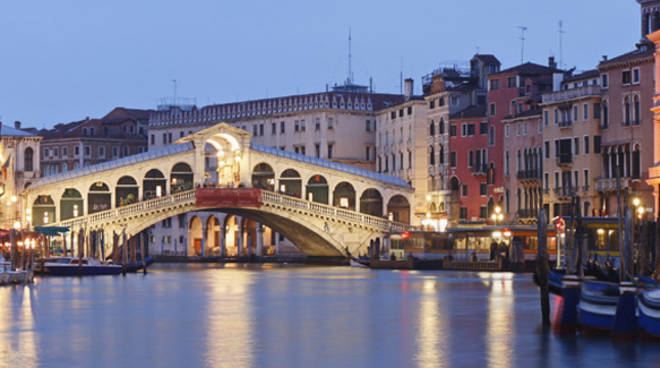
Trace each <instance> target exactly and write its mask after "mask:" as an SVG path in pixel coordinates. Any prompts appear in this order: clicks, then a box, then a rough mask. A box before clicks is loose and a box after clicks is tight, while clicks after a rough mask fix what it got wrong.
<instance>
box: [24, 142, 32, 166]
mask: <svg viewBox="0 0 660 368" xmlns="http://www.w3.org/2000/svg"><path fill="white" fill-rule="evenodd" d="M33 156H34V151H33V150H32V148H31V147H28V148H26V149H25V155H24V157H23V159H24V160H25V162H24V164H23V171H33V169H34V165H33V164H32V162H33V159H32V158H33Z"/></svg>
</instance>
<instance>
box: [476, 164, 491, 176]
mask: <svg viewBox="0 0 660 368" xmlns="http://www.w3.org/2000/svg"><path fill="white" fill-rule="evenodd" d="M472 175H484V176H485V175H488V165H486V164H481V165H474V166H472Z"/></svg>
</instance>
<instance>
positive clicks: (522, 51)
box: [518, 26, 527, 64]
mask: <svg viewBox="0 0 660 368" xmlns="http://www.w3.org/2000/svg"><path fill="white" fill-rule="evenodd" d="M518 28H520V41H521V45H520V64H522V63H523V62H524V61H525V31H527V27H525V26H518Z"/></svg>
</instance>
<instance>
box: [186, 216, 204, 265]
mask: <svg viewBox="0 0 660 368" xmlns="http://www.w3.org/2000/svg"><path fill="white" fill-rule="evenodd" d="M200 255H202V220H201V219H200V218H199V216H193V217H192V218H191V219H190V222H189V223H188V256H189V257H190V256H200Z"/></svg>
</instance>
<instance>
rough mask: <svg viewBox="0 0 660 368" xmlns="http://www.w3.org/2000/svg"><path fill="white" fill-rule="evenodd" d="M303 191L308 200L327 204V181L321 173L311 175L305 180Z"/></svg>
mask: <svg viewBox="0 0 660 368" xmlns="http://www.w3.org/2000/svg"><path fill="white" fill-rule="evenodd" d="M305 193H306V197H305V198H306V199H307V200H309V201H312V202H316V203H323V204H328V181H327V180H325V178H324V177H323V176H321V175H313V176H312V177H311V178H309V180H308V181H307V186H306V187H305Z"/></svg>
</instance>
